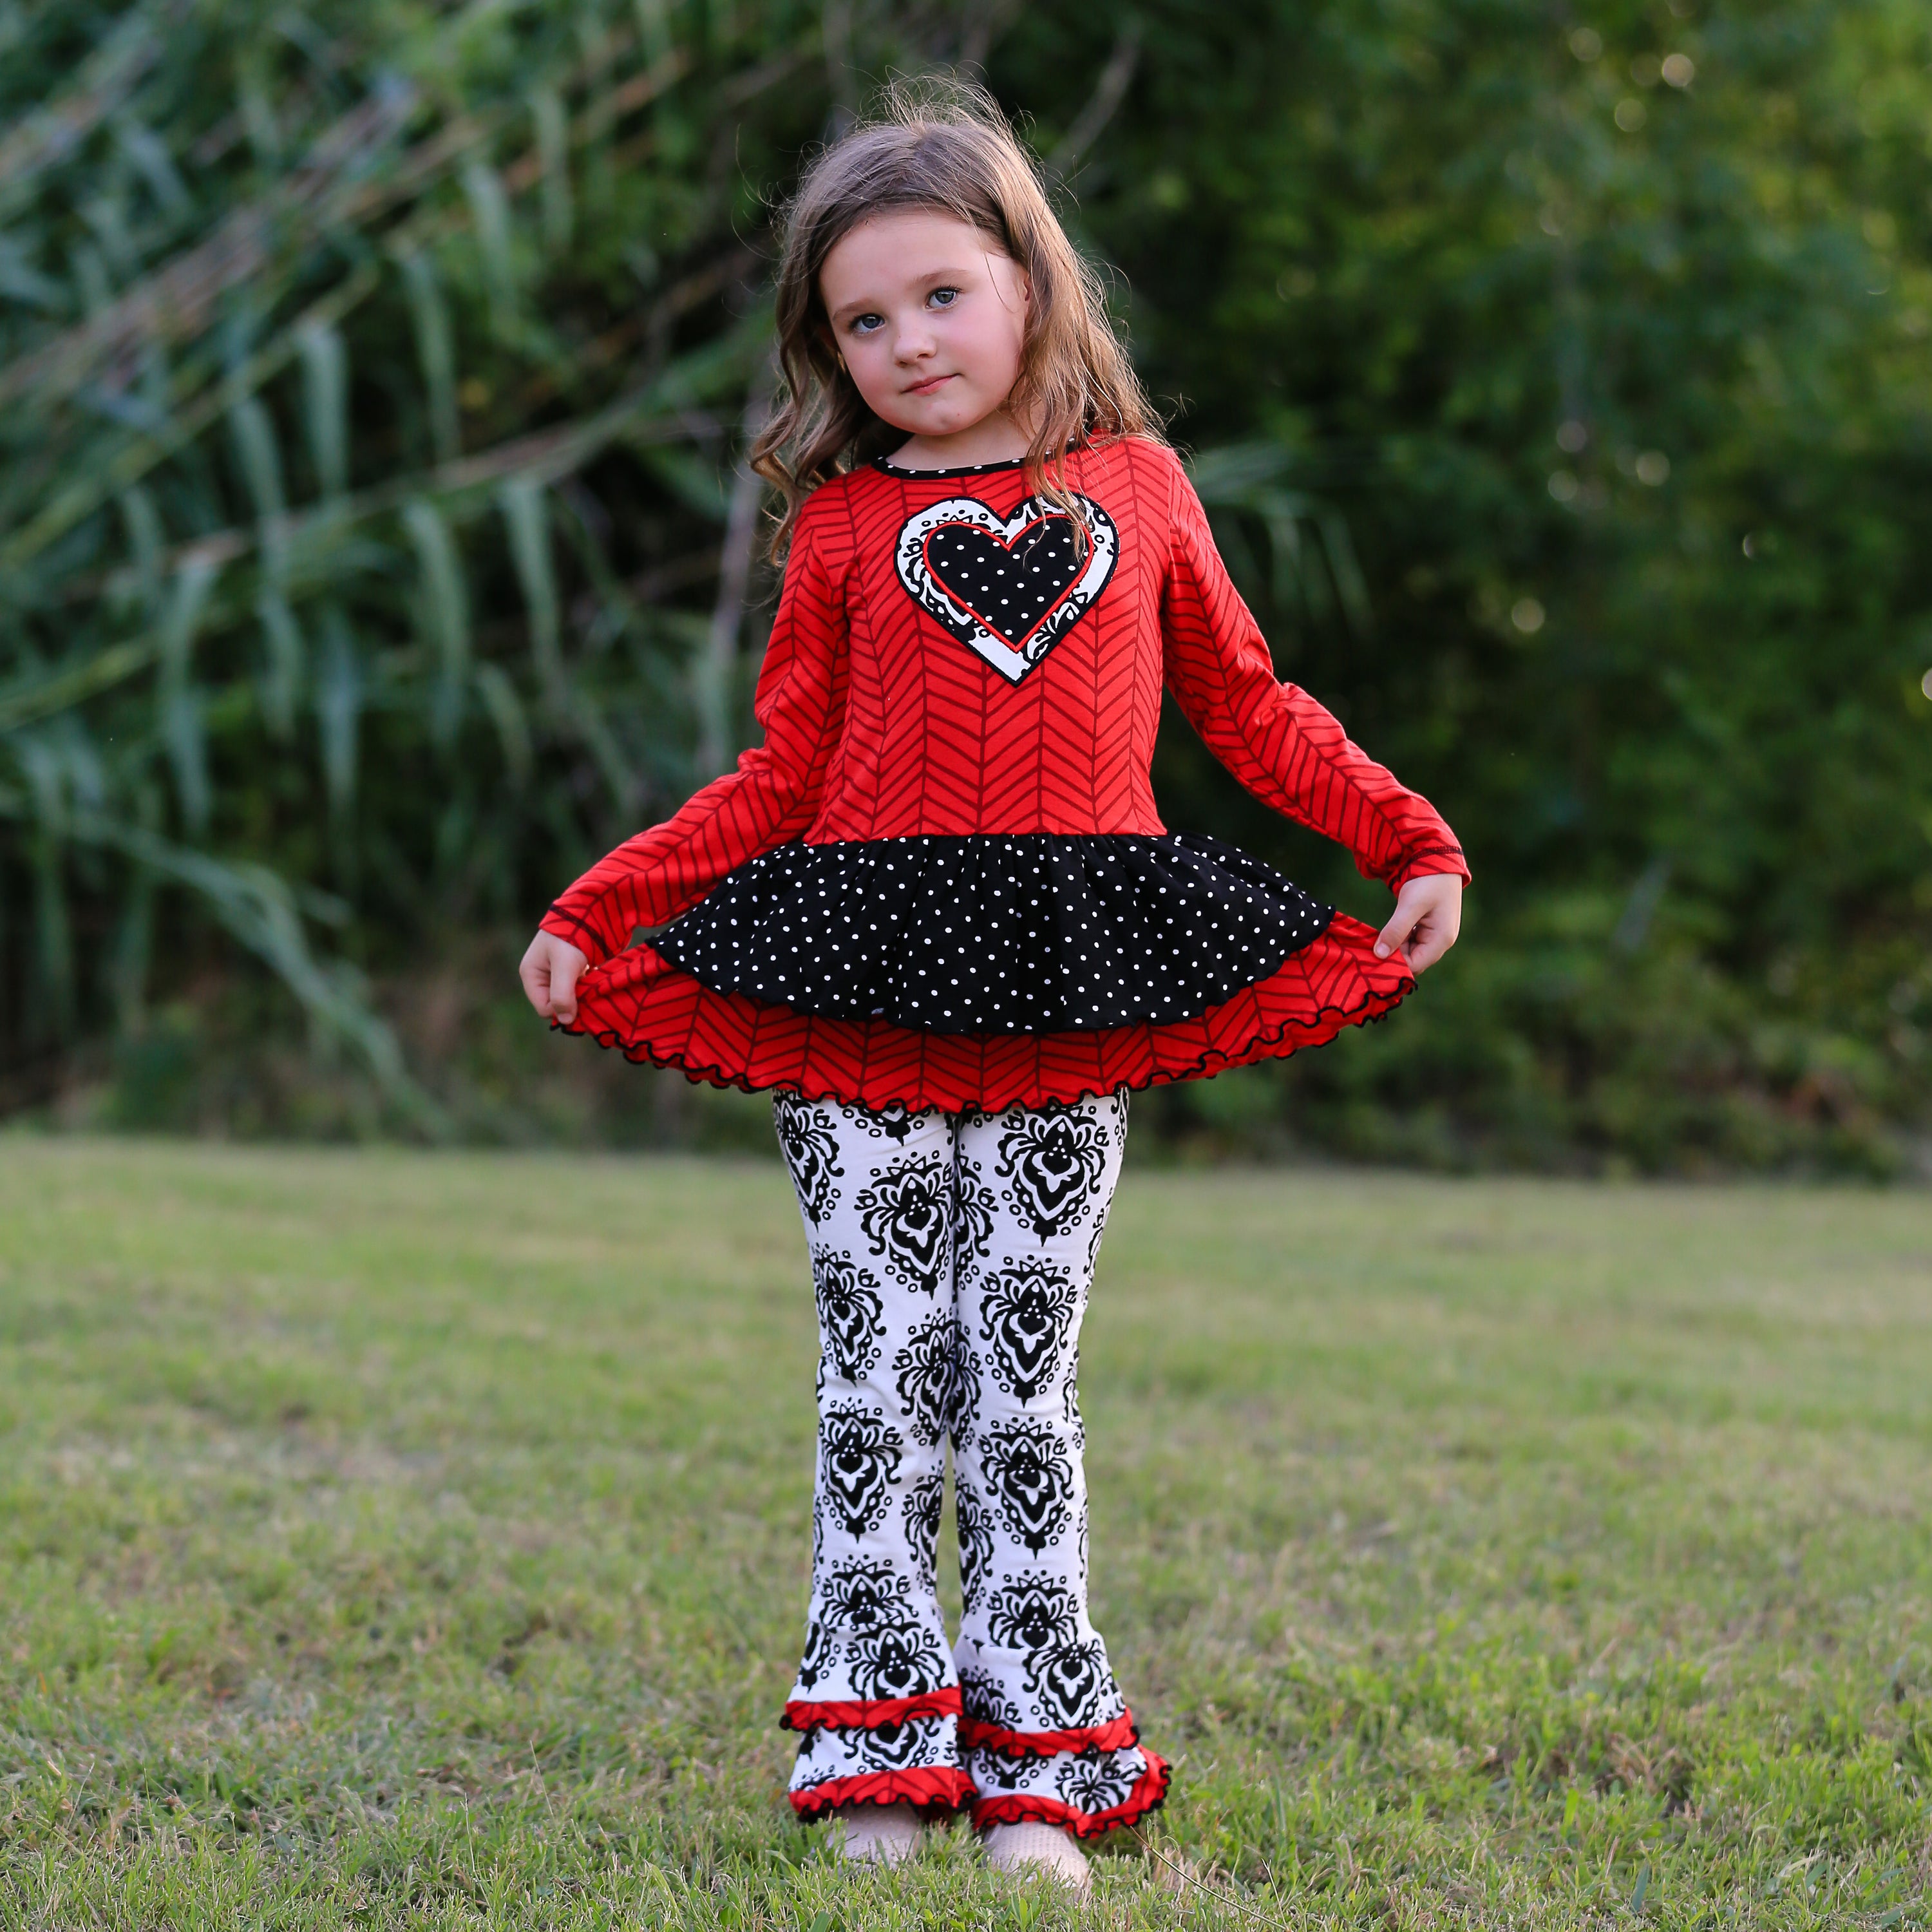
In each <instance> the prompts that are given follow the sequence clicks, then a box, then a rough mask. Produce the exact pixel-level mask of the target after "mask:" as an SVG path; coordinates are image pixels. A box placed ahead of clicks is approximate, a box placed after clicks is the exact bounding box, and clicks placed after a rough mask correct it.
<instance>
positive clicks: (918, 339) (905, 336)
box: [892, 323, 934, 362]
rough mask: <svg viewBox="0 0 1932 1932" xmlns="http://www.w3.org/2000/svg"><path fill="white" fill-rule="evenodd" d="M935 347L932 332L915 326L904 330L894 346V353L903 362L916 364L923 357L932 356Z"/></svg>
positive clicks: (900, 332) (899, 334) (899, 333)
mask: <svg viewBox="0 0 1932 1932" xmlns="http://www.w3.org/2000/svg"><path fill="white" fill-rule="evenodd" d="M933 347H934V344H933V340H932V330H930V329H924V328H921V327H919V326H918V325H917V324H916V323H915V324H913V326H910V327H909V328H903V329H901V330H900V331H899V332H898V337H897V338H896V340H895V341H894V342H893V344H892V353H893V355H894V356H895V357H896V358H897V359H898V360H899V361H900V362H917V361H918V360H919V358H920V357H921V356H930V355H931V354H932V351H933Z"/></svg>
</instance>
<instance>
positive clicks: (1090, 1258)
mask: <svg viewBox="0 0 1932 1932" xmlns="http://www.w3.org/2000/svg"><path fill="white" fill-rule="evenodd" d="M1108 1206H1109V1203H1107V1202H1102V1203H1101V1204H1100V1214H1098V1215H1097V1217H1095V1219H1094V1232H1092V1233H1091V1235H1088V1237H1087V1279H1088V1280H1089V1281H1091V1280H1093V1279H1094V1268H1095V1267H1096V1266H1097V1264H1098V1263H1099V1262H1100V1237H1101V1236H1102V1235H1104V1234H1105V1233H1106V1232H1107V1208H1108Z"/></svg>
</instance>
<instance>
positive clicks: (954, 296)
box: [926, 289, 959, 308]
mask: <svg viewBox="0 0 1932 1932" xmlns="http://www.w3.org/2000/svg"><path fill="white" fill-rule="evenodd" d="M926 300H927V301H928V302H932V303H933V304H934V305H936V306H937V307H938V308H951V307H952V306H953V304H954V303H955V302H957V301H958V300H959V290H957V289H935V290H933V292H932V294H931V295H929V296H927V297H926Z"/></svg>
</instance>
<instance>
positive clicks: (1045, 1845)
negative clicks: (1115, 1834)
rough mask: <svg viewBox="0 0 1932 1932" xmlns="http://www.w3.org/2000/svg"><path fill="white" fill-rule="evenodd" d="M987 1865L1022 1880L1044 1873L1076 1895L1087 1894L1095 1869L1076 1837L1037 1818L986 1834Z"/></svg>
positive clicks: (996, 1826) (998, 1828)
mask: <svg viewBox="0 0 1932 1932" xmlns="http://www.w3.org/2000/svg"><path fill="white" fill-rule="evenodd" d="M986 1862H987V1863H988V1864H989V1865H991V1866H992V1867H993V1869H994V1870H995V1871H1003V1872H1014V1873H1018V1874H1019V1876H1022V1877H1026V1876H1030V1875H1031V1873H1034V1872H1042V1871H1043V1872H1045V1873H1046V1874H1047V1876H1049V1877H1050V1878H1052V1879H1058V1882H1060V1883H1061V1884H1062V1885H1071V1886H1072V1887H1073V1889H1074V1890H1075V1891H1088V1889H1089V1888H1091V1886H1092V1885H1093V1882H1094V1871H1093V1867H1091V1865H1089V1864H1088V1862H1087V1854H1086V1853H1085V1852H1083V1851H1082V1849H1080V1847H1079V1845H1078V1844H1076V1843H1075V1842H1074V1838H1073V1833H1072V1832H1067V1831H1064V1830H1062V1829H1061V1827H1060V1826H1058V1825H1046V1824H1043V1823H1040V1820H1038V1819H1036V1818H1028V1819H1024V1820H1022V1821H1021V1822H1020V1823H1019V1824H1017V1825H995V1826H993V1828H992V1830H990V1831H989V1832H988V1833H987V1834H986Z"/></svg>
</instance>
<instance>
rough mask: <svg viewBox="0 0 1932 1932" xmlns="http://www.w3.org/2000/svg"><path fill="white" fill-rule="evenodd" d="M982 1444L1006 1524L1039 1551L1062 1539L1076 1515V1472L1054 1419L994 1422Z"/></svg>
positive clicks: (982, 1457)
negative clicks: (1074, 1497) (1069, 1460)
mask: <svg viewBox="0 0 1932 1932" xmlns="http://www.w3.org/2000/svg"><path fill="white" fill-rule="evenodd" d="M979 1448H980V1465H981V1466H982V1467H983V1469H985V1470H986V1474H987V1475H988V1476H989V1478H991V1481H992V1488H993V1492H994V1494H995V1496H996V1498H997V1499H998V1502H999V1506H1000V1514H1001V1516H1002V1517H1004V1518H1005V1519H1006V1523H1007V1528H1008V1529H1010V1530H1011V1531H1012V1532H1013V1535H1015V1536H1016V1538H1018V1539H1019V1541H1021V1542H1022V1543H1023V1544H1025V1545H1026V1547H1028V1549H1029V1550H1031V1551H1032V1552H1033V1553H1034V1555H1035V1556H1038V1555H1039V1554H1040V1552H1041V1551H1042V1550H1044V1549H1046V1547H1047V1546H1048V1545H1049V1544H1055V1543H1058V1541H1060V1539H1061V1536H1062V1535H1064V1533H1065V1532H1066V1529H1067V1525H1068V1524H1069V1523H1070V1521H1071V1520H1072V1519H1073V1469H1072V1467H1071V1466H1070V1464H1069V1463H1068V1461H1067V1457H1066V1454H1065V1453H1064V1451H1063V1450H1062V1448H1061V1444H1060V1440H1059V1438H1058V1435H1057V1433H1055V1430H1054V1429H1053V1427H1052V1425H1051V1424H1047V1423H1043V1422H1031V1421H1024V1420H1022V1421H1010V1422H1000V1423H995V1424H989V1426H988V1427H987V1428H986V1430H984V1431H983V1433H982V1434H981V1436H980V1445H979Z"/></svg>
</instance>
